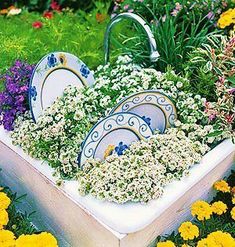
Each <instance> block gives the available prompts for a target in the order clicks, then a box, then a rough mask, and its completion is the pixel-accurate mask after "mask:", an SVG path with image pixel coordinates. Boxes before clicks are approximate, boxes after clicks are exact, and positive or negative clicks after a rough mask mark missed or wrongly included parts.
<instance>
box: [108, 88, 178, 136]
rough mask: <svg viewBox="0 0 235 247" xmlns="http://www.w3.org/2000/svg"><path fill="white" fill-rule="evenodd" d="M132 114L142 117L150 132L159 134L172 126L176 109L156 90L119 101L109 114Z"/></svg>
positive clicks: (166, 97) (167, 98)
mask: <svg viewBox="0 0 235 247" xmlns="http://www.w3.org/2000/svg"><path fill="white" fill-rule="evenodd" d="M117 112H132V113H135V114H137V115H139V116H140V117H142V118H143V119H144V120H145V121H146V123H148V125H149V126H150V127H151V129H152V130H156V129H158V130H159V131H160V132H161V133H163V132H164V131H165V129H166V128H167V127H170V126H172V125H173V124H174V121H175V120H176V118H177V114H176V108H175V106H174V104H173V102H172V101H171V100H170V98H169V97H168V96H166V95H165V94H163V93H161V92H159V91H158V90H146V91H142V92H139V93H135V94H132V95H130V96H128V97H127V98H125V99H123V100H121V101H120V102H119V103H118V104H117V105H116V106H115V107H114V108H113V109H112V111H111V112H110V114H113V113H117Z"/></svg>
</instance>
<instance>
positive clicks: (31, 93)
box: [30, 86, 38, 101]
mask: <svg viewBox="0 0 235 247" xmlns="http://www.w3.org/2000/svg"><path fill="white" fill-rule="evenodd" d="M30 95H31V97H32V99H33V100H34V101H35V100H36V98H37V95H38V93H37V91H36V87H35V86H33V87H31V88H30Z"/></svg>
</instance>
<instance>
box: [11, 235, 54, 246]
mask: <svg viewBox="0 0 235 247" xmlns="http://www.w3.org/2000/svg"><path fill="white" fill-rule="evenodd" d="M15 246H16V247H33V246H35V247H58V244H57V240H56V239H55V237H54V236H53V235H52V234H50V233H47V232H42V233H40V234H32V235H21V236H20V237H19V238H18V239H17V240H16V245H15Z"/></svg>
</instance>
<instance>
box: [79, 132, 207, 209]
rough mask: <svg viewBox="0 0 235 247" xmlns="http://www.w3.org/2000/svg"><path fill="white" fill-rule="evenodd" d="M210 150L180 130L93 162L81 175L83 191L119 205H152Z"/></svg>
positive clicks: (138, 143)
mask: <svg viewBox="0 0 235 247" xmlns="http://www.w3.org/2000/svg"><path fill="white" fill-rule="evenodd" d="M208 150H209V147H208V146H207V145H206V144H202V143H201V142H199V141H192V140H190V139H189V138H188V137H187V136H186V133H185V132H184V131H182V130H179V129H177V128H170V129H167V131H166V132H165V134H156V135H154V136H152V137H151V138H150V139H148V141H147V142H145V141H138V142H134V143H133V144H132V145H131V146H130V147H129V149H128V150H126V152H125V153H124V155H121V156H118V155H117V154H112V155H110V156H108V157H107V158H106V160H105V161H100V160H89V161H87V163H86V164H85V166H84V168H83V171H81V172H79V173H78V181H79V192H80V194H82V195H86V194H91V195H93V196H94V197H97V198H98V199H100V200H108V201H112V202H116V203H120V204H121V203H125V202H128V201H132V202H148V201H149V200H151V199H156V198H159V197H160V196H161V195H162V194H163V191H164V186H166V185H167V184H169V183H170V182H172V181H173V180H175V179H180V178H181V177H183V176H185V175H187V174H188V173H189V168H190V167H191V166H193V165H194V164H196V163H199V162H200V160H201V158H202V155H204V154H205V153H206V152H207V151H208Z"/></svg>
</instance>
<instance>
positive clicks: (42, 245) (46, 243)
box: [38, 232, 58, 247]
mask: <svg viewBox="0 0 235 247" xmlns="http://www.w3.org/2000/svg"><path fill="white" fill-rule="evenodd" d="M38 246H39V247H57V246H58V243H57V240H56V238H55V237H54V236H53V235H52V234H51V233H48V232H42V233H41V234H39V235H38Z"/></svg>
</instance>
